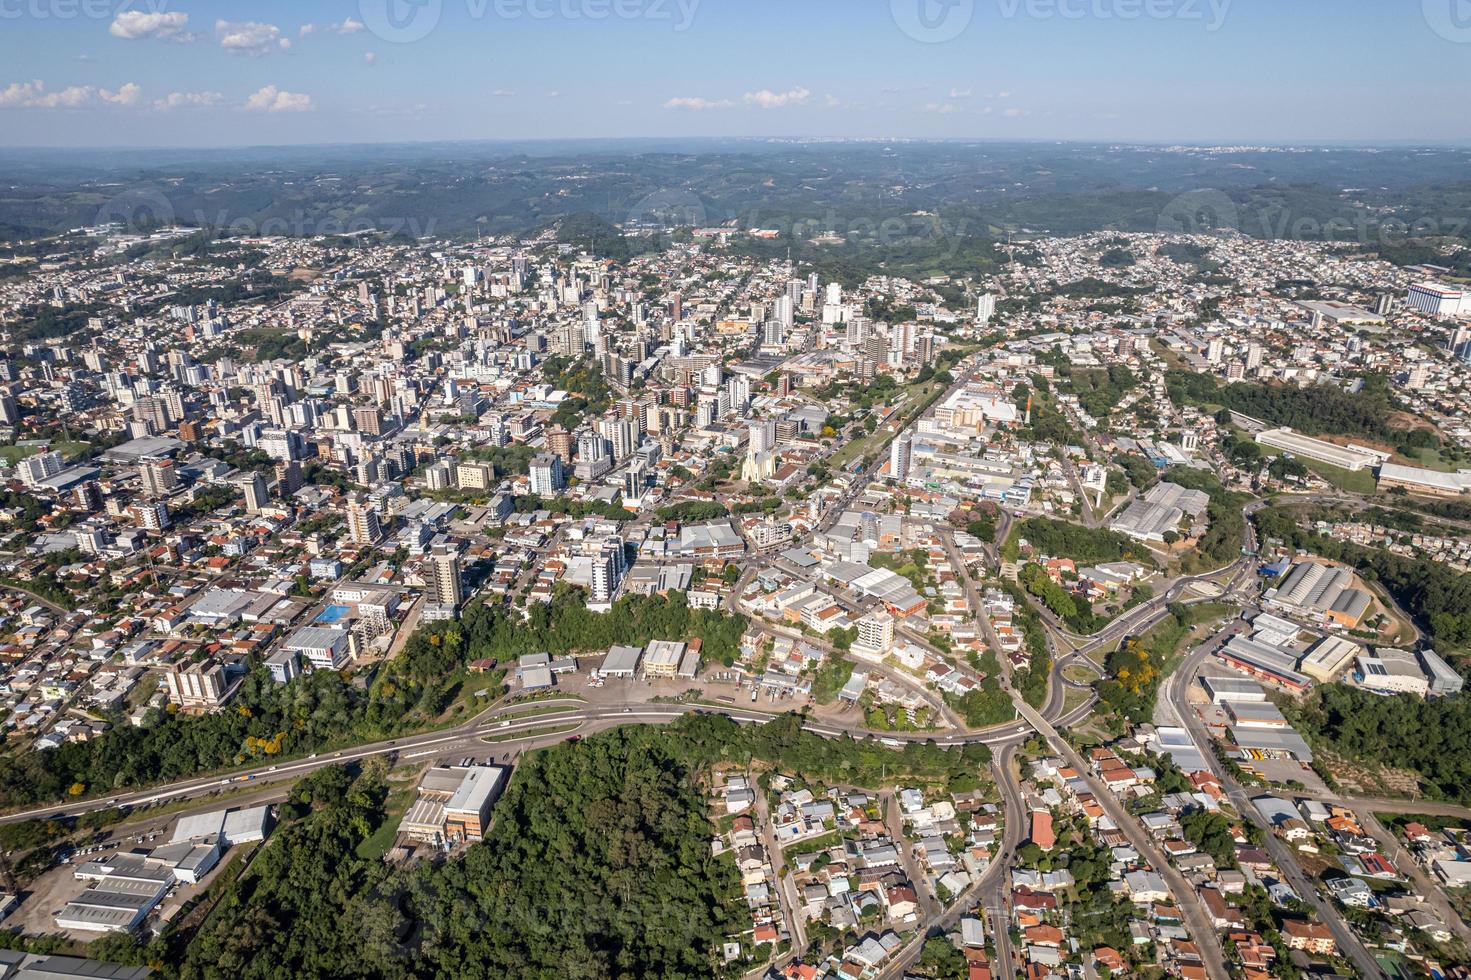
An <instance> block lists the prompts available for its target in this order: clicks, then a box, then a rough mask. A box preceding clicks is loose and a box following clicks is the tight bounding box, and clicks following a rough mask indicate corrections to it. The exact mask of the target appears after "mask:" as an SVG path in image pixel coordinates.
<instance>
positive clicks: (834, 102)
mask: <svg viewBox="0 0 1471 980" xmlns="http://www.w3.org/2000/svg"><path fill="white" fill-rule="evenodd" d="M822 105H823V108H825V109H841V108H843V100H842V99H840V98H838V97H837V96H836V95H826V96H823V99H822Z"/></svg>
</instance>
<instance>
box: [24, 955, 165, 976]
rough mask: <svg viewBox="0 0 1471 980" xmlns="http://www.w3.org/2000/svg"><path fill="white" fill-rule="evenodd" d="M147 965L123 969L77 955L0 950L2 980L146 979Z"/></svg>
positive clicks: (118, 964)
mask: <svg viewBox="0 0 1471 980" xmlns="http://www.w3.org/2000/svg"><path fill="white" fill-rule="evenodd" d="M152 972H153V971H152V970H150V969H149V968H148V967H146V966H123V965H122V964H120V963H103V962H101V961H99V960H84V959H80V958H78V957H75V956H40V955H37V954H35V953H27V952H24V951H23V950H18V949H3V950H0V980H69V978H72V977H86V978H88V980H145V978H146V977H147V976H148V975H149V974H151V973H152Z"/></svg>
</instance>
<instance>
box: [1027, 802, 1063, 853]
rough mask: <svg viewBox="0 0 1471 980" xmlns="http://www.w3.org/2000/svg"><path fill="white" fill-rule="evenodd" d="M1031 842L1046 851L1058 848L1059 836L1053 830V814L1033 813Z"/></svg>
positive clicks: (1045, 812) (1040, 811) (1041, 811)
mask: <svg viewBox="0 0 1471 980" xmlns="http://www.w3.org/2000/svg"><path fill="white" fill-rule="evenodd" d="M1031 841H1032V843H1033V844H1036V845H1037V846H1038V847H1040V848H1042V850H1044V851H1050V850H1052V849H1053V848H1054V847H1056V846H1057V834H1056V833H1055V832H1054V831H1053V829H1052V814H1051V813H1048V812H1047V811H1046V810H1033V811H1032V833H1031Z"/></svg>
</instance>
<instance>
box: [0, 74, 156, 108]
mask: <svg viewBox="0 0 1471 980" xmlns="http://www.w3.org/2000/svg"><path fill="white" fill-rule="evenodd" d="M142 95H143V89H142V88H141V87H140V86H139V85H137V84H136V83H134V82H125V83H124V84H123V85H121V86H119V87H118V89H117V91H110V90H108V89H105V88H104V89H99V88H94V87H93V86H91V85H72V86H70V87H68V88H64V89H62V90H61V91H59V92H48V91H46V83H45V82H42V81H40V80H36V81H30V82H11V83H10V84H9V85H8V86H6V87H5V88H3V89H0V109H87V108H98V107H101V106H132V105H137V104H138V100H139V99H140V98H141V97H142Z"/></svg>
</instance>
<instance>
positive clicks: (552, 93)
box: [547, 89, 562, 99]
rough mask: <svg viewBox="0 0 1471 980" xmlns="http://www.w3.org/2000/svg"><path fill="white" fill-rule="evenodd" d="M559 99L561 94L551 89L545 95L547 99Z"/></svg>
mask: <svg viewBox="0 0 1471 980" xmlns="http://www.w3.org/2000/svg"><path fill="white" fill-rule="evenodd" d="M561 97H562V93H561V92H558V91H557V90H556V89H552V90H551V91H550V92H548V93H547V98H549V99H560V98H561Z"/></svg>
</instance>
